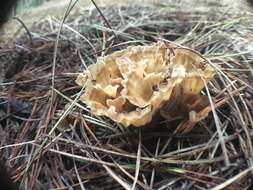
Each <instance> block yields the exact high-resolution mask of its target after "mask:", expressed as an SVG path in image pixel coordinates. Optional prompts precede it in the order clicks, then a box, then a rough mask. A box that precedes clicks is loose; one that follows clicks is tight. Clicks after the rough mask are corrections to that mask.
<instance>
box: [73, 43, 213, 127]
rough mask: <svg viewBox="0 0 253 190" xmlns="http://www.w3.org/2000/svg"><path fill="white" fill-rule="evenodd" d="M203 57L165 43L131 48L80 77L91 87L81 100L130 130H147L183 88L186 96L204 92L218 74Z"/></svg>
mask: <svg viewBox="0 0 253 190" xmlns="http://www.w3.org/2000/svg"><path fill="white" fill-rule="evenodd" d="M202 62H203V60H202V58H201V57H200V56H199V55H197V54H195V53H193V52H191V51H190V50H186V49H175V50H174V51H173V50H171V48H170V49H169V48H168V47H167V45H165V44H164V43H162V42H158V43H154V44H152V45H147V46H134V47H128V48H127V49H125V50H122V51H117V52H114V53H112V54H110V55H107V56H104V57H100V58H98V60H97V63H96V64H93V65H90V66H89V67H88V69H87V70H85V71H84V72H83V73H81V74H79V76H78V78H77V79H76V83H77V84H78V85H80V86H85V92H84V94H83V95H82V96H81V100H82V101H83V102H84V103H85V104H87V105H88V106H89V107H90V109H91V111H92V112H93V113H94V114H96V115H100V116H107V117H109V118H111V119H112V120H113V121H115V122H117V123H121V124H123V125H124V126H125V127H127V126H129V125H133V126H136V127H138V126H143V125H145V124H147V123H149V122H150V121H151V120H152V116H153V115H154V114H155V113H156V112H157V111H158V110H159V109H160V108H161V107H162V106H163V105H164V103H165V102H168V101H170V97H171V94H172V91H173V89H175V87H176V86H177V87H178V85H180V86H181V87H182V88H183V89H184V94H185V95H186V96H187V94H190V95H192V94H199V93H200V91H201V89H202V88H203V87H204V82H203V80H202V79H204V80H206V82H208V81H209V80H210V79H212V77H213V74H214V71H213V69H212V68H211V67H210V66H204V65H203V63H202Z"/></svg>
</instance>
